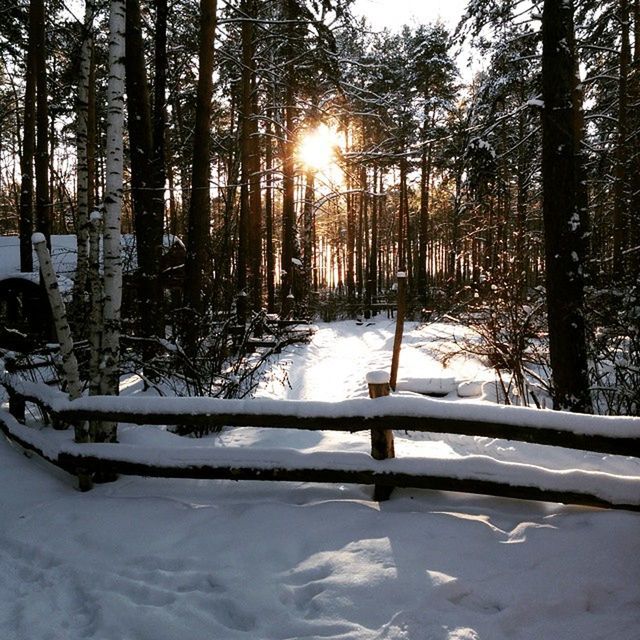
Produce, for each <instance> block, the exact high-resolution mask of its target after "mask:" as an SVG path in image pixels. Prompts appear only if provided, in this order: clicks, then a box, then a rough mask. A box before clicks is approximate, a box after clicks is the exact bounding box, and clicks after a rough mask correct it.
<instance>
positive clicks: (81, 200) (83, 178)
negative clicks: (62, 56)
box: [73, 0, 95, 313]
mask: <svg viewBox="0 0 640 640" xmlns="http://www.w3.org/2000/svg"><path fill="white" fill-rule="evenodd" d="M94 12H95V10H94V6H93V0H86V2H85V15H84V25H83V39H82V45H81V47H80V69H79V74H78V99H77V123H76V152H77V167H78V186H77V200H78V209H77V210H78V230H77V231H78V232H77V249H78V260H77V265H76V276H75V282H74V287H73V302H74V307H75V309H76V313H80V312H81V310H82V309H83V308H84V305H83V304H82V302H83V300H84V297H85V285H86V282H87V270H88V263H89V247H88V239H89V238H88V236H89V163H88V157H87V135H88V133H87V131H88V127H87V123H88V120H89V75H90V68H91V51H92V48H93V15H94Z"/></svg>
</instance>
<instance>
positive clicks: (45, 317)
mask: <svg viewBox="0 0 640 640" xmlns="http://www.w3.org/2000/svg"><path fill="white" fill-rule="evenodd" d="M52 332H53V321H52V318H51V311H50V309H49V303H48V301H47V297H46V295H45V292H44V291H43V290H42V287H40V285H39V284H37V283H35V282H32V281H31V280H28V279H26V278H19V277H13V278H4V279H1V280H0V348H1V349H9V350H11V351H22V352H27V351H32V350H33V349H34V348H35V347H36V346H37V345H39V344H41V343H43V342H46V341H47V340H49V339H50V338H51V336H52Z"/></svg>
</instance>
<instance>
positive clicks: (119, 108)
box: [94, 0, 125, 441]
mask: <svg viewBox="0 0 640 640" xmlns="http://www.w3.org/2000/svg"><path fill="white" fill-rule="evenodd" d="M124 56H125V1H124V0H111V8H110V13H109V82H108V85H107V143H106V156H107V157H106V167H105V168H106V192H105V199H104V238H103V252H104V308H103V315H102V324H103V335H102V357H101V370H102V377H101V382H100V392H101V393H102V394H104V395H117V394H118V390H119V364H120V306H121V302H122V254H121V246H120V214H121V208H122V177H123V176H122V172H123V141H122V135H123V128H124V108H123V107H124V90H125V87H124V73H125V70H124ZM94 436H95V438H96V439H98V440H101V441H115V440H116V439H117V433H116V424H114V423H103V424H102V432H101V433H96V434H94Z"/></svg>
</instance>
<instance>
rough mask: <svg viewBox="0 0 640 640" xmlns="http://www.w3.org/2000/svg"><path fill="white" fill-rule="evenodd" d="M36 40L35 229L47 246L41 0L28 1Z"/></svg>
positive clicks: (46, 127)
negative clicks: (42, 236)
mask: <svg viewBox="0 0 640 640" xmlns="http://www.w3.org/2000/svg"><path fill="white" fill-rule="evenodd" d="M31 11H33V15H32V19H33V20H34V21H35V34H34V35H35V42H36V52H35V55H36V61H35V68H36V155H35V170H36V230H37V231H39V232H40V233H43V234H44V235H45V238H46V239H47V246H48V247H49V249H50V248H51V198H50V195H49V109H48V106H47V105H48V96H47V56H46V51H47V49H46V35H45V34H46V31H45V26H46V19H45V13H44V0H32V1H31Z"/></svg>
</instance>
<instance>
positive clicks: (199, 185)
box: [184, 0, 217, 348]
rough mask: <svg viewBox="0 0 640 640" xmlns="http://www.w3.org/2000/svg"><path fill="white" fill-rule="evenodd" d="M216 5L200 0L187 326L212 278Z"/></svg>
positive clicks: (190, 336) (213, 0) (190, 339)
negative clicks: (212, 169) (210, 180)
mask: <svg viewBox="0 0 640 640" xmlns="http://www.w3.org/2000/svg"><path fill="white" fill-rule="evenodd" d="M216 8H217V1H216V0H200V45H199V52H198V59H199V71H198V90H197V102H196V123H195V130H194V136H193V138H194V148H193V169H192V174H191V201H190V206H189V219H188V231H187V256H186V262H185V285H184V297H185V306H186V307H187V308H188V309H189V310H190V315H191V318H190V322H189V320H188V321H187V327H191V328H193V329H195V326H194V325H195V323H194V322H193V320H194V317H193V316H194V314H195V315H197V316H200V317H201V316H202V315H203V314H204V311H205V297H204V290H205V286H206V283H207V280H208V279H209V269H208V267H207V265H208V264H209V239H210V221H211V212H210V206H211V203H210V192H209V189H210V185H209V179H210V176H211V165H210V158H209V149H210V139H211V131H210V127H211V99H212V96H213V66H214V65H213V62H214V55H213V45H214V38H215V29H216ZM187 336H188V338H187V340H188V342H190V343H191V344H190V345H189V347H190V348H193V347H194V346H195V340H196V338H197V334H194V333H193V331H187Z"/></svg>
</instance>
